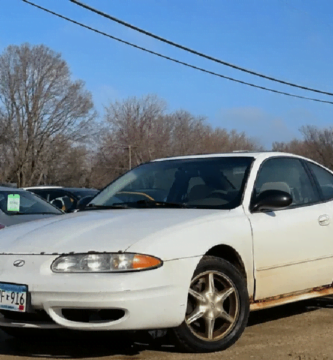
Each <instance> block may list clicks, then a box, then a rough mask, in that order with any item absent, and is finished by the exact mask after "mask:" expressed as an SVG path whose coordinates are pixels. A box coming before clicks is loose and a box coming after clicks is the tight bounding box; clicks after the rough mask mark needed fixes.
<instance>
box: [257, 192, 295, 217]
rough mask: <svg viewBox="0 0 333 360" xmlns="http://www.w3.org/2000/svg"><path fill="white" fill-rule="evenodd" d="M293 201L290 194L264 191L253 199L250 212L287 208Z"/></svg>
mask: <svg viewBox="0 0 333 360" xmlns="http://www.w3.org/2000/svg"><path fill="white" fill-rule="evenodd" d="M292 202H293V199H292V197H291V195H290V194H288V193H287V192H285V191H280V190H266V191H263V192H262V193H260V194H259V196H258V197H257V198H256V199H255V201H254V204H253V206H252V207H251V211H252V212H261V211H274V210H281V209H284V208H287V207H288V206H289V205H290V204H291V203H292Z"/></svg>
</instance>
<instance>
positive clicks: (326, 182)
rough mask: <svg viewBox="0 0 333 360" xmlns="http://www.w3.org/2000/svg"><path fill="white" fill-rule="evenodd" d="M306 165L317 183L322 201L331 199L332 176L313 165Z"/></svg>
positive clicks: (308, 163)
mask: <svg viewBox="0 0 333 360" xmlns="http://www.w3.org/2000/svg"><path fill="white" fill-rule="evenodd" d="M307 165H308V166H309V168H310V170H311V171H312V173H313V174H314V176H315V177H316V179H317V181H318V184H319V186H320V189H321V192H322V195H323V198H324V200H331V199H333V174H331V173H330V172H328V171H327V170H325V169H323V168H322V167H320V166H318V165H315V164H313V163H310V162H307Z"/></svg>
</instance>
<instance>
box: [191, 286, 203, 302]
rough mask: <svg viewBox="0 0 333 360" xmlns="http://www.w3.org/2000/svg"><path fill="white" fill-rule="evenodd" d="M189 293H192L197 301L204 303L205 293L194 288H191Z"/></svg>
mask: <svg viewBox="0 0 333 360" xmlns="http://www.w3.org/2000/svg"><path fill="white" fill-rule="evenodd" d="M188 293H189V294H190V295H192V296H193V297H194V298H195V299H196V300H197V301H199V302H200V303H204V302H205V298H204V297H203V295H201V294H200V293H199V292H197V291H195V290H193V289H191V288H190V289H189V291H188Z"/></svg>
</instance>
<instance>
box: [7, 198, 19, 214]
mask: <svg viewBox="0 0 333 360" xmlns="http://www.w3.org/2000/svg"><path fill="white" fill-rule="evenodd" d="M7 211H20V195H18V194H11V195H8V201H7Z"/></svg>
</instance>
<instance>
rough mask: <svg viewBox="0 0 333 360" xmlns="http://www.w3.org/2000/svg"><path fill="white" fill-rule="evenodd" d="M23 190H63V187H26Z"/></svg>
mask: <svg viewBox="0 0 333 360" xmlns="http://www.w3.org/2000/svg"><path fill="white" fill-rule="evenodd" d="M22 189H24V190H28V189H63V187H62V186H49V185H41V186H28V187H24V188H22Z"/></svg>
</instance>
